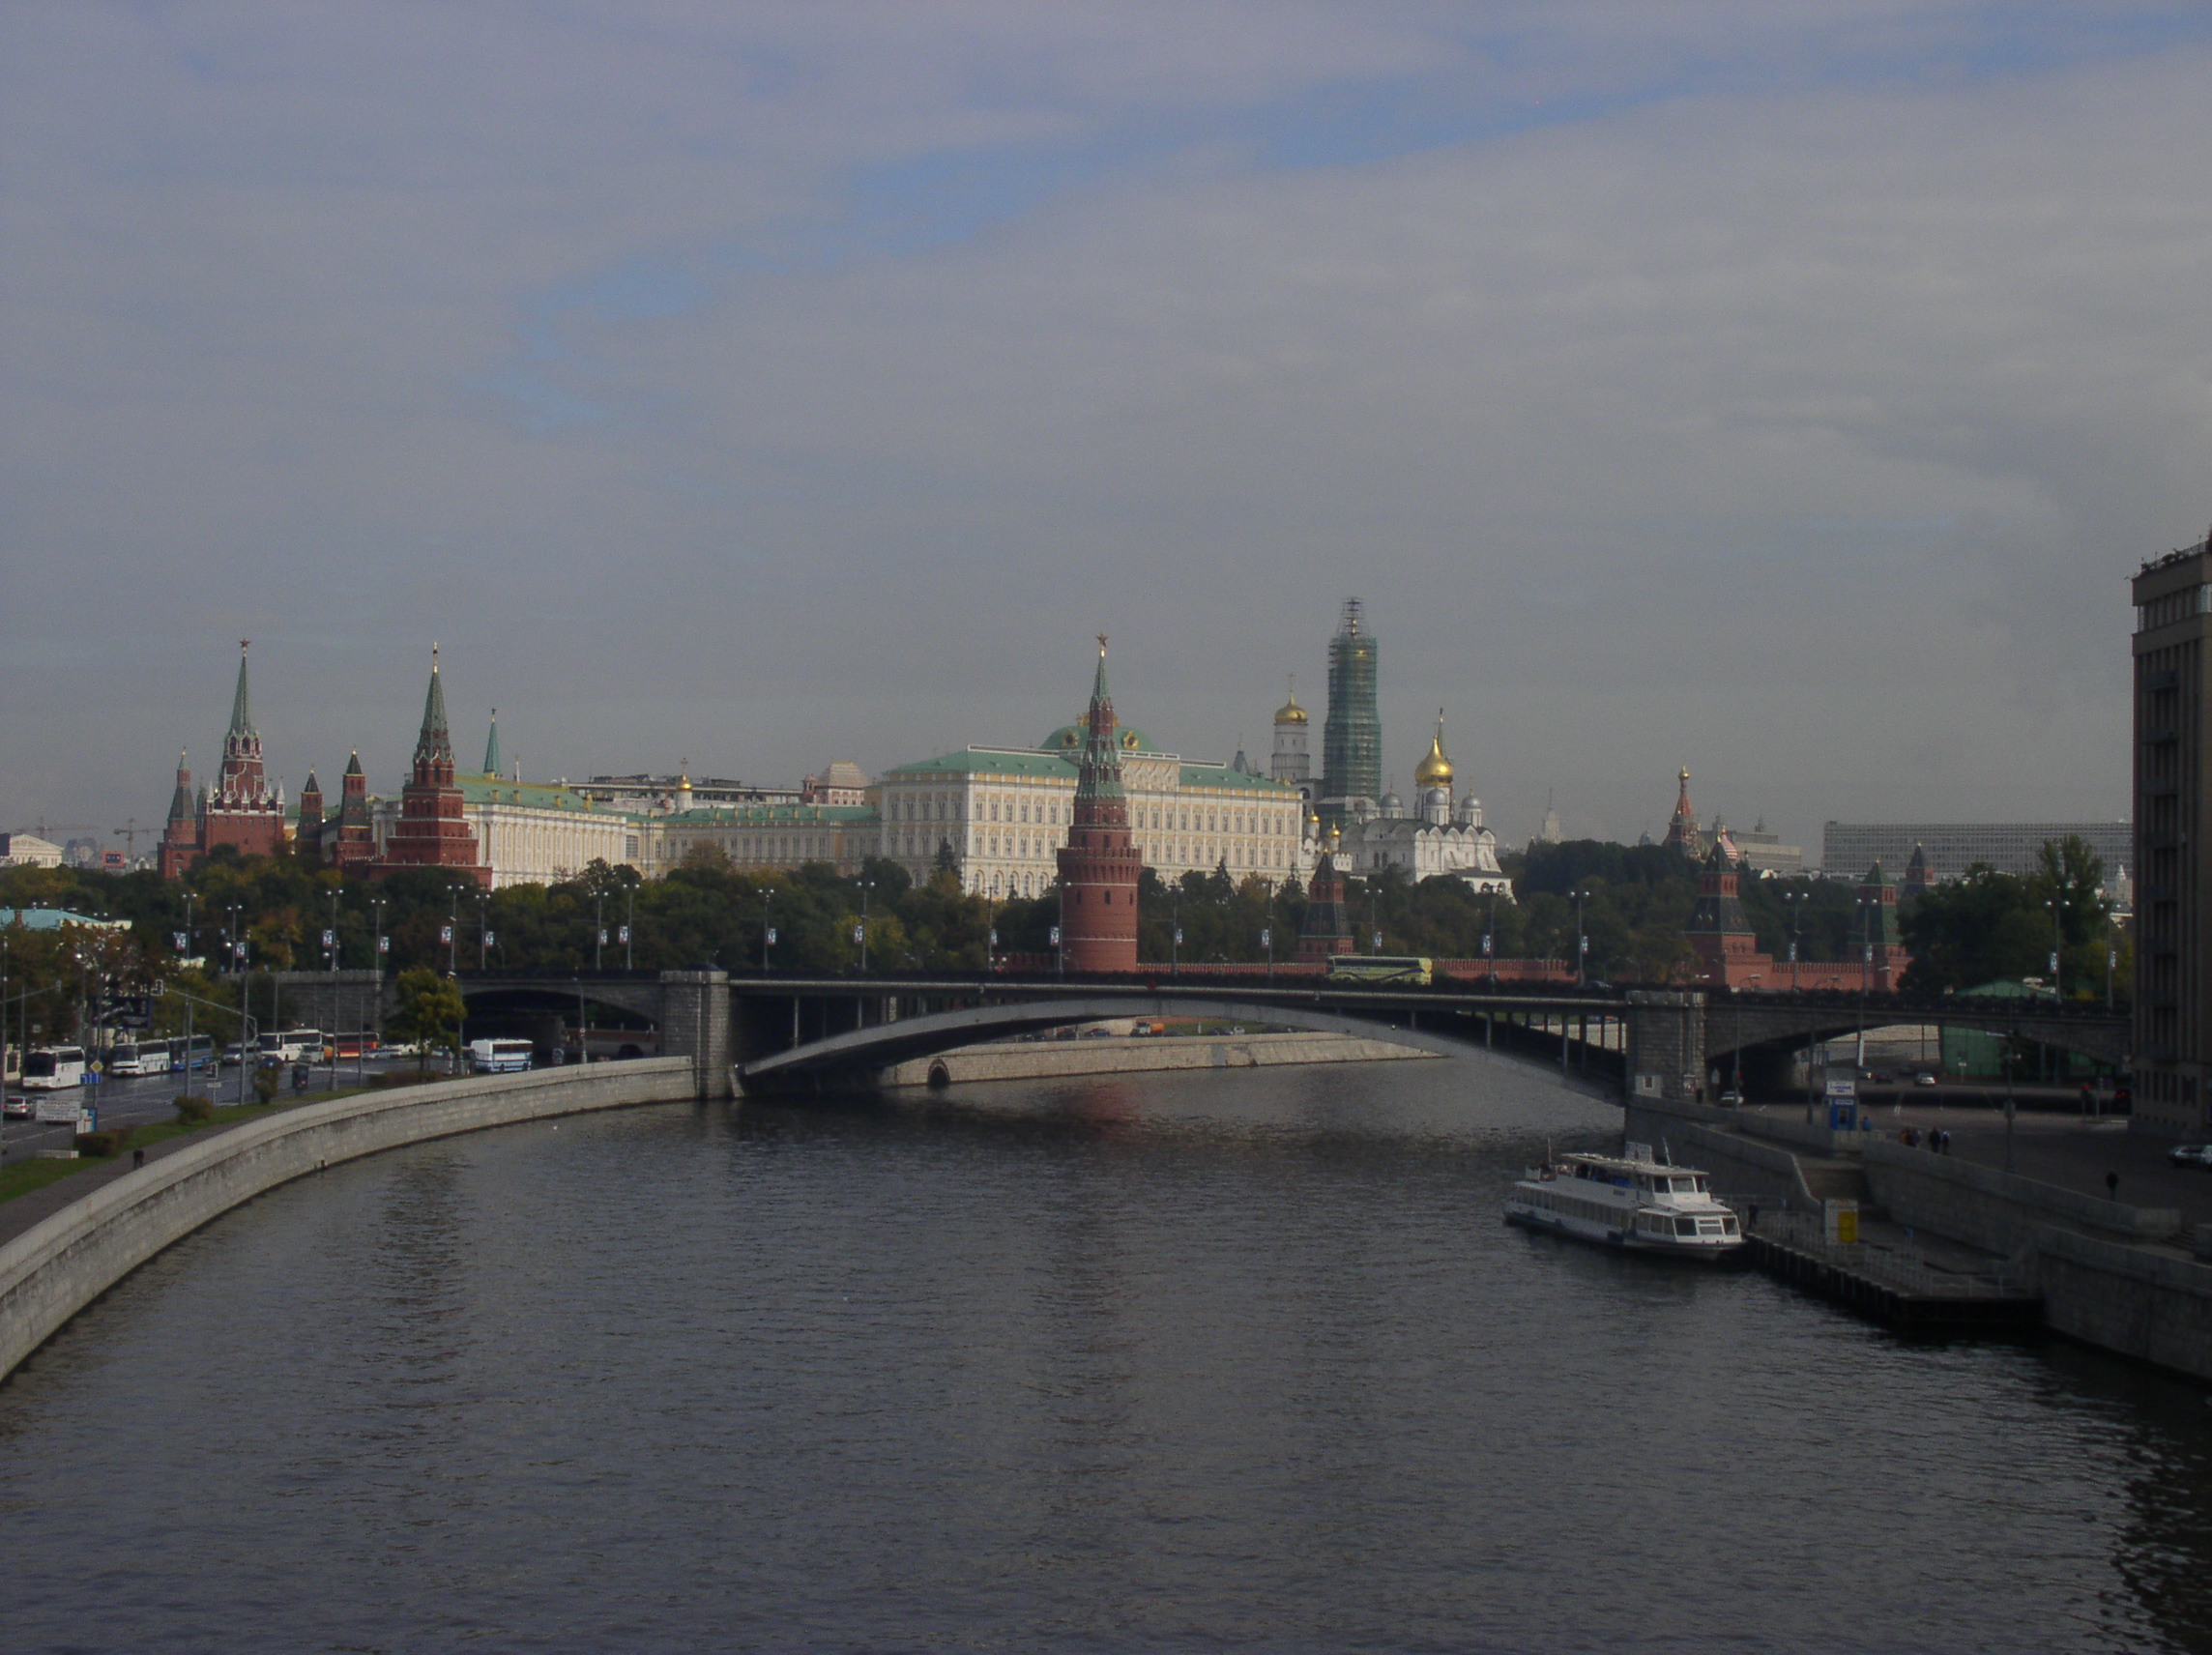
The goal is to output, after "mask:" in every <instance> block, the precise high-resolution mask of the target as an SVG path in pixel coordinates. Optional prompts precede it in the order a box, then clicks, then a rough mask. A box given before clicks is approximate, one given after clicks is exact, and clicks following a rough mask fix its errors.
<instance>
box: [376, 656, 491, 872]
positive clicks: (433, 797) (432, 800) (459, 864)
mask: <svg viewBox="0 0 2212 1655" xmlns="http://www.w3.org/2000/svg"><path fill="white" fill-rule="evenodd" d="M394 868H444V869H446V870H448V871H449V872H451V873H454V874H462V875H466V876H467V877H468V878H469V879H472V880H474V881H475V882H476V883H477V884H478V885H480V886H483V887H484V888H485V889H486V890H489V889H490V888H491V869H489V868H487V867H483V866H481V865H480V864H479V863H478V861H477V834H476V829H475V828H473V827H470V826H469V823H468V818H467V816H466V815H465V814H464V813H463V811H462V807H461V790H460V789H459V788H457V787H455V786H454V785H453V738H452V735H451V732H450V731H448V729H447V728H446V691H445V687H444V686H443V685H442V684H441V683H440V682H439V681H438V649H437V646H436V645H434V644H433V645H432V646H431V647H430V691H429V693H428V694H427V695H425V696H424V697H423V698H422V734H421V735H419V736H417V737H416V738H415V776H414V779H413V780H412V781H410V782H408V784H407V785H406V786H405V787H403V788H401V789H400V790H399V820H398V822H397V823H396V824H394V825H393V829H392V836H391V837H390V838H389V839H387V840H386V841H385V842H384V855H383V856H382V857H378V858H377V859H376V860H375V861H374V862H371V863H370V864H369V870H368V871H369V872H370V873H371V874H372V875H376V876H382V875H384V874H388V873H390V872H392V871H393V869H394Z"/></svg>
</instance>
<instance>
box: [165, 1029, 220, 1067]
mask: <svg viewBox="0 0 2212 1655" xmlns="http://www.w3.org/2000/svg"><path fill="white" fill-rule="evenodd" d="M175 1052H176V1057H175V1059H174V1062H175V1065H176V1066H177V1067H178V1068H180V1069H183V1070H184V1071H185V1072H186V1073H187V1074H189V1073H190V1072H191V1071H192V1070H194V1069H212V1068H214V1067H215V1036H214V1035H213V1034H194V1035H193V1036H192V1037H191V1039H190V1040H189V1041H187V1040H185V1039H184V1038H183V1037H182V1036H179V1037H178V1040H177V1042H176V1047H175Z"/></svg>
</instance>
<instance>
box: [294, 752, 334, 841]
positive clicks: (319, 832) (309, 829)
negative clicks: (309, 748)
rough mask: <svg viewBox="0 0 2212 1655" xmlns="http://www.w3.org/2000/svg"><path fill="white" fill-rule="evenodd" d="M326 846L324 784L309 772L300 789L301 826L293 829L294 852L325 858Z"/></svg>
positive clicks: (313, 773) (311, 771) (312, 772)
mask: <svg viewBox="0 0 2212 1655" xmlns="http://www.w3.org/2000/svg"><path fill="white" fill-rule="evenodd" d="M325 848H326V844H325V840H324V837H323V784H322V783H321V782H319V781H317V780H316V779H315V772H314V771H313V770H311V769H310V770H309V771H308V772H307V785H306V787H304V788H302V789H301V790H300V826H299V827H296V828H294V829H293V831H292V854H293V855H294V856H297V857H308V858H310V859H312V860H314V861H318V862H319V861H321V860H323V859H324V858H323V852H324V850H325Z"/></svg>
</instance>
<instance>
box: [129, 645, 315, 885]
mask: <svg viewBox="0 0 2212 1655" xmlns="http://www.w3.org/2000/svg"><path fill="white" fill-rule="evenodd" d="M248 648H249V645H248V643H247V640H246V639H244V638H241V639H240V640H239V641H238V683H237V686H236V687H235V688H234V689H233V690H232V691H231V697H230V728H229V730H228V731H226V732H225V733H224V735H223V739H222V764H221V766H220V767H219V768H218V769H217V771H216V775H215V779H214V781H213V782H212V783H211V784H210V785H208V786H206V787H203V788H202V789H201V790H200V792H199V795H198V797H197V798H194V797H193V796H192V793H191V776H190V773H189V771H187V770H186V769H185V764H184V755H183V754H181V753H180V754H179V755H178V757H177V784H176V789H175V791H174V792H172V793H171V794H170V796H169V817H168V823H167V826H166V827H164V828H163V830H162V833H161V850H160V869H161V872H162V874H163V875H164V876H165V877H167V878H171V879H175V878H179V877H181V876H182V875H183V874H184V872H185V870H186V869H188V868H189V867H190V866H191V865H192V863H194V862H195V861H197V860H198V859H199V858H200V857H204V856H206V855H207V854H208V852H210V851H212V850H214V849H215V848H216V847H217V846H218V845H232V846H235V847H236V848H237V850H238V852H239V854H240V855H241V856H247V857H266V856H268V855H270V854H271V853H272V852H275V851H278V850H281V849H282V848H283V845H284V790H283V789H282V788H281V787H272V786H270V784H269V778H268V776H267V775H266V774H265V773H264V772H263V770H262V768H261V732H260V731H258V730H256V729H255V728H254V727H253V697H252V693H251V691H250V689H249V687H248V684H247V669H246V654H247V649H248Z"/></svg>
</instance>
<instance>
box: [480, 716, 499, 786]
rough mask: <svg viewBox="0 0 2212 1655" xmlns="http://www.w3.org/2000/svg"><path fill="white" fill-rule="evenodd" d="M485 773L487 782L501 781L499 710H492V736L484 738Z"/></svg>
mask: <svg viewBox="0 0 2212 1655" xmlns="http://www.w3.org/2000/svg"><path fill="white" fill-rule="evenodd" d="M483 773H484V776H485V778H486V779H487V780H490V781H497V780H498V779H499V709H498V708H496V707H495V708H493V709H492V710H491V734H490V735H489V736H486V737H485V738H484V745H483Z"/></svg>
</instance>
